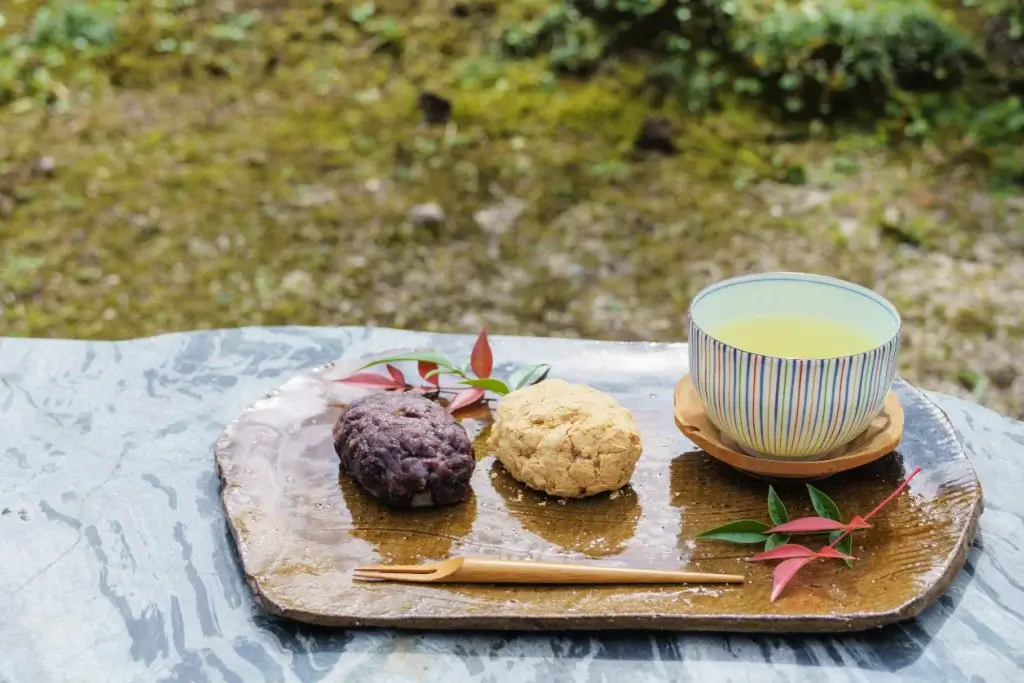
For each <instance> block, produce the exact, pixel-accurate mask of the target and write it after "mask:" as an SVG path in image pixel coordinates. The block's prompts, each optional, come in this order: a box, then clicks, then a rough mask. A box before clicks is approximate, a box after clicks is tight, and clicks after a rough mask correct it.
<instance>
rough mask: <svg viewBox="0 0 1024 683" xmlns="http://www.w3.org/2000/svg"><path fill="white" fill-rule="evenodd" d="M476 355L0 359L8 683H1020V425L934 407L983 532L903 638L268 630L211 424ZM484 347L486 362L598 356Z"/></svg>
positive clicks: (19, 348)
mask: <svg viewBox="0 0 1024 683" xmlns="http://www.w3.org/2000/svg"><path fill="white" fill-rule="evenodd" d="M470 343H471V339H469V338H466V337H455V336H452V337H447V336H440V337H439V336H431V335H425V334H417V333H408V332H397V331H387V330H368V329H362V328H339V329H324V328H249V329H241V330H227V331H214V332H197V333H189V334H178V335H168V336H162V337H155V338H149V339H141V340H135V341H126V342H76V341H47V340H26V339H3V340H0V596H2V598H3V601H2V609H0V683H64V682H68V683H72V682H73V683H81V682H87V683H91V682H94V681H95V682H96V683H121V682H131V683H135V682H139V683H142V682H146V683H149V682H157V681H166V682H169V681H179V682H189V683H192V682H194V683H205V682H217V683H220V682H223V683H249V682H252V681H265V682H267V683H284V682H302V683H312V682H314V681H325V682H327V681H331V682H333V681H338V682H341V681H345V682H346V683H359V682H361V681H377V680H381V681H395V682H399V683H400V682H402V681H446V682H448V681H473V682H481V683H482V682H488V681H495V682H498V681H508V682H509V683H511V682H513V681H516V682H517V683H518V682H520V681H521V682H526V681H543V682H545V683H546V682H552V681H563V680H564V681H580V682H583V681H614V682H615V683H627V682H632V681H660V680H666V681H697V682H700V683H705V682H716V681H751V682H756V683H770V682H773V681H778V682H783V681H793V682H797V681H851V682H853V681H870V682H872V683H875V682H879V683H884V682H886V681H908V682H909V681H934V682H936V683H938V682H940V681H949V682H951V683H952V682H958V681H966V682H970V683H986V682H987V683H1001V682H1003V681H1024V586H1022V581H1024V579H1021V578H1020V576H1021V568H1022V567H1024V550H1022V542H1021V540H1020V538H1021V534H1024V496H1022V484H1024V476H1022V474H1021V471H1020V470H1021V466H1022V465H1024V424H1022V423H1020V422H1016V421H1013V420H1009V419H1006V418H1003V417H1000V416H999V415H996V414H995V413H992V412H990V411H988V410H985V409H983V408H980V407H978V406H974V405H971V404H969V403H965V402H963V401H961V400H958V399H955V398H951V397H947V396H941V395H934V394H929V396H930V397H931V398H932V399H933V400H935V401H936V402H937V403H938V404H939V405H940V406H941V407H942V408H943V409H944V410H945V411H946V412H947V413H948V414H949V415H950V417H951V418H952V420H953V423H954V425H955V427H956V429H957V431H958V433H959V434H960V436H961V438H962V440H963V443H964V444H965V446H966V448H967V451H968V453H969V455H970V456H971V459H972V461H973V462H974V465H975V467H976V468H977V471H978V476H979V478H980V479H981V482H982V486H983V488H984V493H985V512H984V515H983V516H982V521H981V530H980V532H979V534H978V537H977V540H976V541H975V544H974V546H973V547H972V549H971V552H970V555H969V558H968V562H967V566H966V567H965V569H964V570H963V571H962V572H961V574H960V575H959V576H958V578H957V580H956V582H955V584H954V585H953V586H952V587H951V588H950V590H949V591H948V592H947V593H946V594H945V595H944V596H943V597H942V598H940V599H939V601H938V602H937V603H936V604H935V605H933V606H932V607H931V608H929V610H928V611H926V612H925V613H924V615H923V616H922V617H920V618H918V619H916V620H914V621H911V622H907V623H904V624H901V625H897V626H894V627H888V628H885V629H881V630H878V631H873V632H868V633H861V634H853V635H846V636H838V637H806V636H805V637H780V636H726V635H712V634H668V633H654V634H646V633H627V634H615V633H600V634H593V635H588V634H557V633H552V634H514V633H415V632H406V633H396V632H389V631H380V630H377V631H358V630H351V631H331V630H319V629H314V628H309V627H304V626H298V625H295V624H292V623H288V622H281V621H277V620H275V619H272V618H269V617H266V616H264V615H263V614H262V613H261V612H260V610H259V609H258V608H257V607H256V606H255V604H254V602H253V600H252V598H251V597H250V594H249V591H248V589H247V588H246V586H245V585H244V583H243V582H242V579H241V574H240V572H239V569H238V566H237V564H236V559H235V555H234V550H233V546H232V544H231V541H230V538H229V536H228V531H227V528H226V525H225V520H224V517H223V514H222V511H221V506H220V502H219V498H218V495H219V481H218V478H217V475H216V472H215V469H214V464H213V455H212V445H213V442H214V440H215V439H216V437H217V435H218V434H219V432H220V430H221V429H222V428H223V426H224V424H225V423H226V422H227V421H229V420H231V419H232V418H234V417H235V416H236V415H237V414H238V412H239V411H241V410H242V409H244V408H245V407H246V406H247V405H248V404H250V403H252V402H253V401H255V400H257V399H258V398H259V397H260V396H262V395H263V394H264V393H265V392H267V391H269V390H271V389H273V388H274V387H276V386H278V385H279V384H281V383H282V382H283V381H284V380H286V379H287V378H288V377H290V376H292V375H294V374H296V373H299V372H301V371H303V370H306V369H309V368H311V367H314V366H316V365H319V364H322V363H325V362H328V361H331V360H335V359H338V358H343V357H355V356H359V355H363V354H367V353H377V352H380V351H383V350H386V349H390V348H396V347H403V346H409V345H421V344H431V345H438V344H440V345H443V346H445V347H446V348H448V349H449V350H453V351H460V352H465V351H468V348H469V344H470ZM493 343H494V346H495V353H496V356H497V358H498V359H499V361H500V360H502V359H508V360H520V359H521V358H524V357H525V358H528V357H530V356H532V357H537V356H542V355H543V350H544V349H545V348H550V345H561V346H562V348H563V349H564V348H566V346H565V345H571V348H573V349H579V350H580V351H581V354H580V355H581V357H582V356H583V355H591V354H595V353H596V354H600V352H601V348H602V343H600V342H580V341H570V340H551V339H546V340H540V339H513V338H497V339H495V340H493ZM684 348H685V347H684V346H682V345H680V347H679V349H680V352H679V365H678V367H672V368H657V369H649V371H652V372H653V371H657V372H662V371H664V372H666V373H669V374H670V375H671V376H673V377H678V376H679V375H680V374H681V373H682V372H684V371H685V362H686V361H685V354H684ZM583 352H586V354H584V353H583ZM510 356H511V357H510ZM638 359H640V360H639V361H638V362H642V355H639V354H638ZM560 370H562V371H567V372H569V373H570V374H571V372H572V368H560Z"/></svg>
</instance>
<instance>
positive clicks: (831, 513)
mask: <svg viewBox="0 0 1024 683" xmlns="http://www.w3.org/2000/svg"><path fill="white" fill-rule="evenodd" d="M807 493H809V494H811V505H813V506H814V511H815V512H817V513H818V514H819V515H821V516H822V517H824V518H825V519H834V520H835V521H837V522H841V521H843V520H842V518H841V517H840V516H839V508H838V507H836V504H835V503H834V502H832V499H831V498H829V497H828V496H826V495H825V494H824V493H822V492H821V491H819V490H818V489H816V488H814V487H813V486H811V485H810V484H807Z"/></svg>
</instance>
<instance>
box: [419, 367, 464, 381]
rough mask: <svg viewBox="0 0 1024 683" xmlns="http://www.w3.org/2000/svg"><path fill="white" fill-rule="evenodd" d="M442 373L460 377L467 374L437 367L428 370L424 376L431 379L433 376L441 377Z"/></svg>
mask: <svg viewBox="0 0 1024 683" xmlns="http://www.w3.org/2000/svg"><path fill="white" fill-rule="evenodd" d="M441 375H458V376H460V377H464V376H465V375H463V374H462V373H461V372H459V371H458V370H442V369H441V368H437V369H436V370H431V371H430V372H428V373H427V374H426V376H424V377H423V379H426V380H429V379H431V378H433V377H439V376H441Z"/></svg>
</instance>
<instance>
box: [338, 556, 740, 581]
mask: <svg viewBox="0 0 1024 683" xmlns="http://www.w3.org/2000/svg"><path fill="white" fill-rule="evenodd" d="M354 572H355V573H354V574H353V578H355V579H356V580H358V581H367V580H384V581H403V582H412V583H537V584H545V583H561V584H568V583H577V584H589V583H622V584H629V583H637V584H640V583H743V580H744V577H743V576H740V575H737V574H703V573H700V572H683V571H671V570H661V569H631V568H629V567H602V566H598V565H587V564H567V563H561V562H533V561H529V560H489V559H483V558H473V557H456V558H453V559H451V560H445V561H443V562H438V563H436V564H419V565H415V564H413V565H410V564H405V565H401V564H400V565H390V566H388V565H378V566H372V567H356V568H355V570H354Z"/></svg>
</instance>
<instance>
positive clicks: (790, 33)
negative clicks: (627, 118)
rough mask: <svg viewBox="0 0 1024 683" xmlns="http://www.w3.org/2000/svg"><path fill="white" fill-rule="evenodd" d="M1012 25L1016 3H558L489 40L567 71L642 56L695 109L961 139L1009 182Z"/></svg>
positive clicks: (1020, 55)
mask: <svg viewBox="0 0 1024 683" xmlns="http://www.w3.org/2000/svg"><path fill="white" fill-rule="evenodd" d="M1022 26H1024V2H1022V1H1021V0H964V2H963V3H962V5H960V6H958V7H955V8H948V7H947V8H945V9H944V8H942V7H941V6H940V5H939V4H938V3H934V2H927V1H925V0H804V1H802V2H787V1H786V0H750V1H748V2H738V1H737V0H562V1H561V2H558V3H555V4H554V5H553V6H548V7H546V8H544V7H541V6H539V7H538V10H537V12H536V13H535V14H534V15H533V16H526V17H524V19H523V20H522V21H519V22H515V23H513V24H512V25H510V26H507V27H505V30H504V33H503V37H502V39H503V41H504V44H505V46H506V48H507V50H508V52H509V53H511V54H512V55H519V56H526V55H529V56H536V55H547V57H548V59H549V61H550V65H551V68H552V69H554V70H556V71H565V72H570V73H577V74H581V73H584V74H585V73H591V72H593V71H594V70H596V69H597V68H599V65H600V64H601V63H602V61H603V60H608V59H613V58H622V57H625V56H627V55H629V54H630V53H635V52H636V51H637V50H638V49H642V50H643V51H644V52H645V53H647V54H652V55H653V56H654V58H655V65H654V67H653V68H652V75H651V77H650V79H649V82H650V83H652V84H654V85H656V86H657V87H659V88H673V89H675V90H676V91H677V92H681V93H682V94H683V99H684V100H685V102H686V104H687V106H688V107H689V108H690V109H691V110H692V111H695V112H699V111H706V110H707V109H709V108H712V107H715V106H719V105H721V104H722V103H723V101H728V99H729V98H735V97H741V98H748V99H752V100H753V101H756V102H759V103H761V104H762V105H766V106H767V107H769V108H771V109H775V110H776V111H778V113H779V114H780V115H781V116H783V117H788V118H792V117H800V118H805V119H806V118H812V119H813V118H821V119H825V120H835V119H837V118H845V119H850V118H855V119H859V120H861V121H882V122H887V123H889V124H890V125H889V126H888V129H889V131H890V132H891V133H895V134H897V135H898V136H901V137H902V136H905V137H910V138H923V137H926V136H928V135H930V134H933V133H935V134H938V133H941V134H942V135H944V136H946V137H948V136H951V135H952V136H954V137H961V138H963V139H964V140H965V141H967V142H969V143H971V144H980V145H984V146H987V147H989V148H990V149H988V150H987V151H986V153H987V154H989V156H990V157H991V162H992V166H993V168H994V170H996V174H995V175H994V178H995V179H996V182H997V183H1001V182H1004V181H1005V182H1007V183H1010V184H1013V183H1017V182H1022V181H1024V166H1021V163H1020V153H1019V150H1018V149H1017V147H1018V146H1017V145H1015V144H1014V142H1015V141H1016V140H1017V139H1018V138H1019V135H1020V134H1021V132H1022V128H1021V124H1022V121H1021V117H1020V108H1021V99H1020V97H1021V94H1022V91H1024V85H1022V83H1024V81H1022V79H1021V69H1018V68H1016V67H1018V66H1020V67H1021V68H1024V39H1022V35H1024V34H1022ZM997 48H999V49H997ZM1000 51H1001V53H1002V54H1001V55H1000V54H997V52H1000ZM1007 55H1008V56H1007ZM1017 59H1019V60H1021V63H1020V64H1018V63H1017V62H1016V61H1014V60H1017ZM1007 60H1010V62H1011V64H1010V68H1006V64H1005V62H1006V61H1007Z"/></svg>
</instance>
